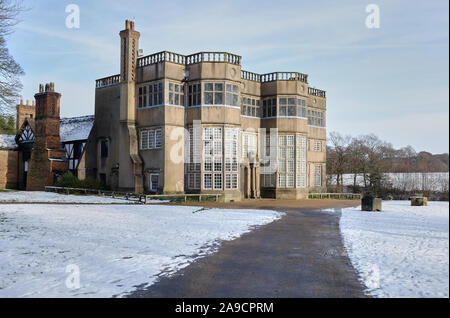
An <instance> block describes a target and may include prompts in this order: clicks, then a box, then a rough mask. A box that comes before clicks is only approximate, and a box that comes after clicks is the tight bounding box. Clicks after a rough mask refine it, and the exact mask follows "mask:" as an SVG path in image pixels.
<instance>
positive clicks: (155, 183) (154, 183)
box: [150, 173, 159, 193]
mask: <svg viewBox="0 0 450 318" xmlns="http://www.w3.org/2000/svg"><path fill="white" fill-rule="evenodd" d="M158 188H159V174H157V173H154V174H153V173H152V174H150V191H151V192H155V193H156V192H158Z"/></svg>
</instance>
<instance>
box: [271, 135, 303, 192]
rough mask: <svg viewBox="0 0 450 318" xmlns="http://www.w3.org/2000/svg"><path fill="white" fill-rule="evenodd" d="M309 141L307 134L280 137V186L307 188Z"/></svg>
mask: <svg viewBox="0 0 450 318" xmlns="http://www.w3.org/2000/svg"><path fill="white" fill-rule="evenodd" d="M306 154H307V141H306V137H305V136H301V135H287V136H279V137H278V187H279V188H306V186H307V176H306V175H307V169H306V164H307V162H306Z"/></svg>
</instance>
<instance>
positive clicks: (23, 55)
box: [8, 0, 449, 153]
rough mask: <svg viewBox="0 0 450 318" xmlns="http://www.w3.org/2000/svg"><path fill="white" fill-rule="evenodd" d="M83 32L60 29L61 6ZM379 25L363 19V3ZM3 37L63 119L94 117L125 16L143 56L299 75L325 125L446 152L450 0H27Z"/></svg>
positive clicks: (114, 69)
mask: <svg viewBox="0 0 450 318" xmlns="http://www.w3.org/2000/svg"><path fill="white" fill-rule="evenodd" d="M71 3H73V4H77V5H78V6H79V7H80V10H81V16H80V17H81V25H80V29H68V28H66V26H65V20H66V16H67V13H66V12H65V8H66V6H67V5H68V4H71ZM371 3H374V4H377V5H379V7H380V9H381V27H380V29H368V28H367V27H366V25H365V20H366V17H367V13H366V11H365V8H366V6H367V5H368V4H371ZM25 5H26V6H28V7H29V10H28V11H27V12H25V13H23V14H22V15H21V20H22V22H21V23H20V24H19V25H18V26H17V27H16V32H15V33H14V34H13V35H11V36H10V37H9V39H8V41H9V47H10V50H11V53H12V54H13V56H14V57H15V58H16V60H17V61H18V62H19V63H20V64H21V65H22V67H23V68H24V70H25V72H26V76H25V77H24V78H23V83H24V89H23V93H22V95H23V98H24V99H32V98H33V95H34V94H35V93H36V91H37V90H38V86H39V83H46V82H50V81H53V82H55V86H56V90H58V91H59V92H61V93H62V95H63V97H62V108H61V113H62V116H65V117H71V116H78V115H85V114H93V113H94V93H95V89H94V87H95V79H97V78H101V77H105V76H109V75H114V74H117V73H119V63H120V60H119V54H120V47H119V45H120V41H119V35H118V33H119V31H120V30H122V29H123V28H124V21H125V19H134V20H135V23H136V29H137V30H138V31H140V32H141V42H140V47H141V48H142V49H144V54H145V55H148V54H151V53H154V52H158V51H162V50H168V51H174V52H178V53H182V54H189V53H195V52H199V51H228V52H232V53H235V54H239V55H241V56H243V62H242V64H243V69H245V70H249V71H252V72H257V73H268V72H273V71H298V72H302V73H307V74H309V76H310V77H309V79H310V85H311V86H313V87H317V88H320V89H324V90H326V91H327V92H328V129H329V131H339V132H341V133H343V134H351V135H359V134H366V133H375V134H377V135H378V136H379V137H380V138H382V139H385V140H387V141H390V142H392V143H393V144H394V146H396V147H403V146H406V145H412V146H413V147H414V148H415V149H416V150H419V151H422V150H426V151H430V152H433V153H443V152H448V151H449V137H448V134H449V73H448V68H449V55H448V54H449V33H448V28H449V16H448V12H449V7H448V6H449V3H448V1H447V0H434V1H394V0H391V1H376V0H368V1H361V0H353V1H349V0H348V1H347V0H340V1H299V0H278V1H265V0H262V1H261V0H259V1H257V0H238V1H234V0H226V1H220V2H219V1H211V0H210V1H203V0H194V1H193V0H189V1H181V0H168V1H153V0H150V1H149V0H147V1H143V0H142V1H141V0H135V1H132V0H129V1H112V0H110V1H106V0H95V1H77V0H71V1H61V0H25Z"/></svg>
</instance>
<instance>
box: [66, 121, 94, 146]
mask: <svg viewBox="0 0 450 318" xmlns="http://www.w3.org/2000/svg"><path fill="white" fill-rule="evenodd" d="M93 126H94V116H84V117H74V118H63V119H61V126H60V136H61V142H62V143H65V142H70V141H78V140H87V139H88V137H89V134H90V133H91V130H92V127H93Z"/></svg>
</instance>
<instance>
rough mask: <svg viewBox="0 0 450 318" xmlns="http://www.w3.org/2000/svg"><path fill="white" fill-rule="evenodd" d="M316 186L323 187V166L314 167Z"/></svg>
mask: <svg viewBox="0 0 450 318" xmlns="http://www.w3.org/2000/svg"><path fill="white" fill-rule="evenodd" d="M314 186H315V187H321V186H322V166H321V165H315V166H314Z"/></svg>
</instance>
